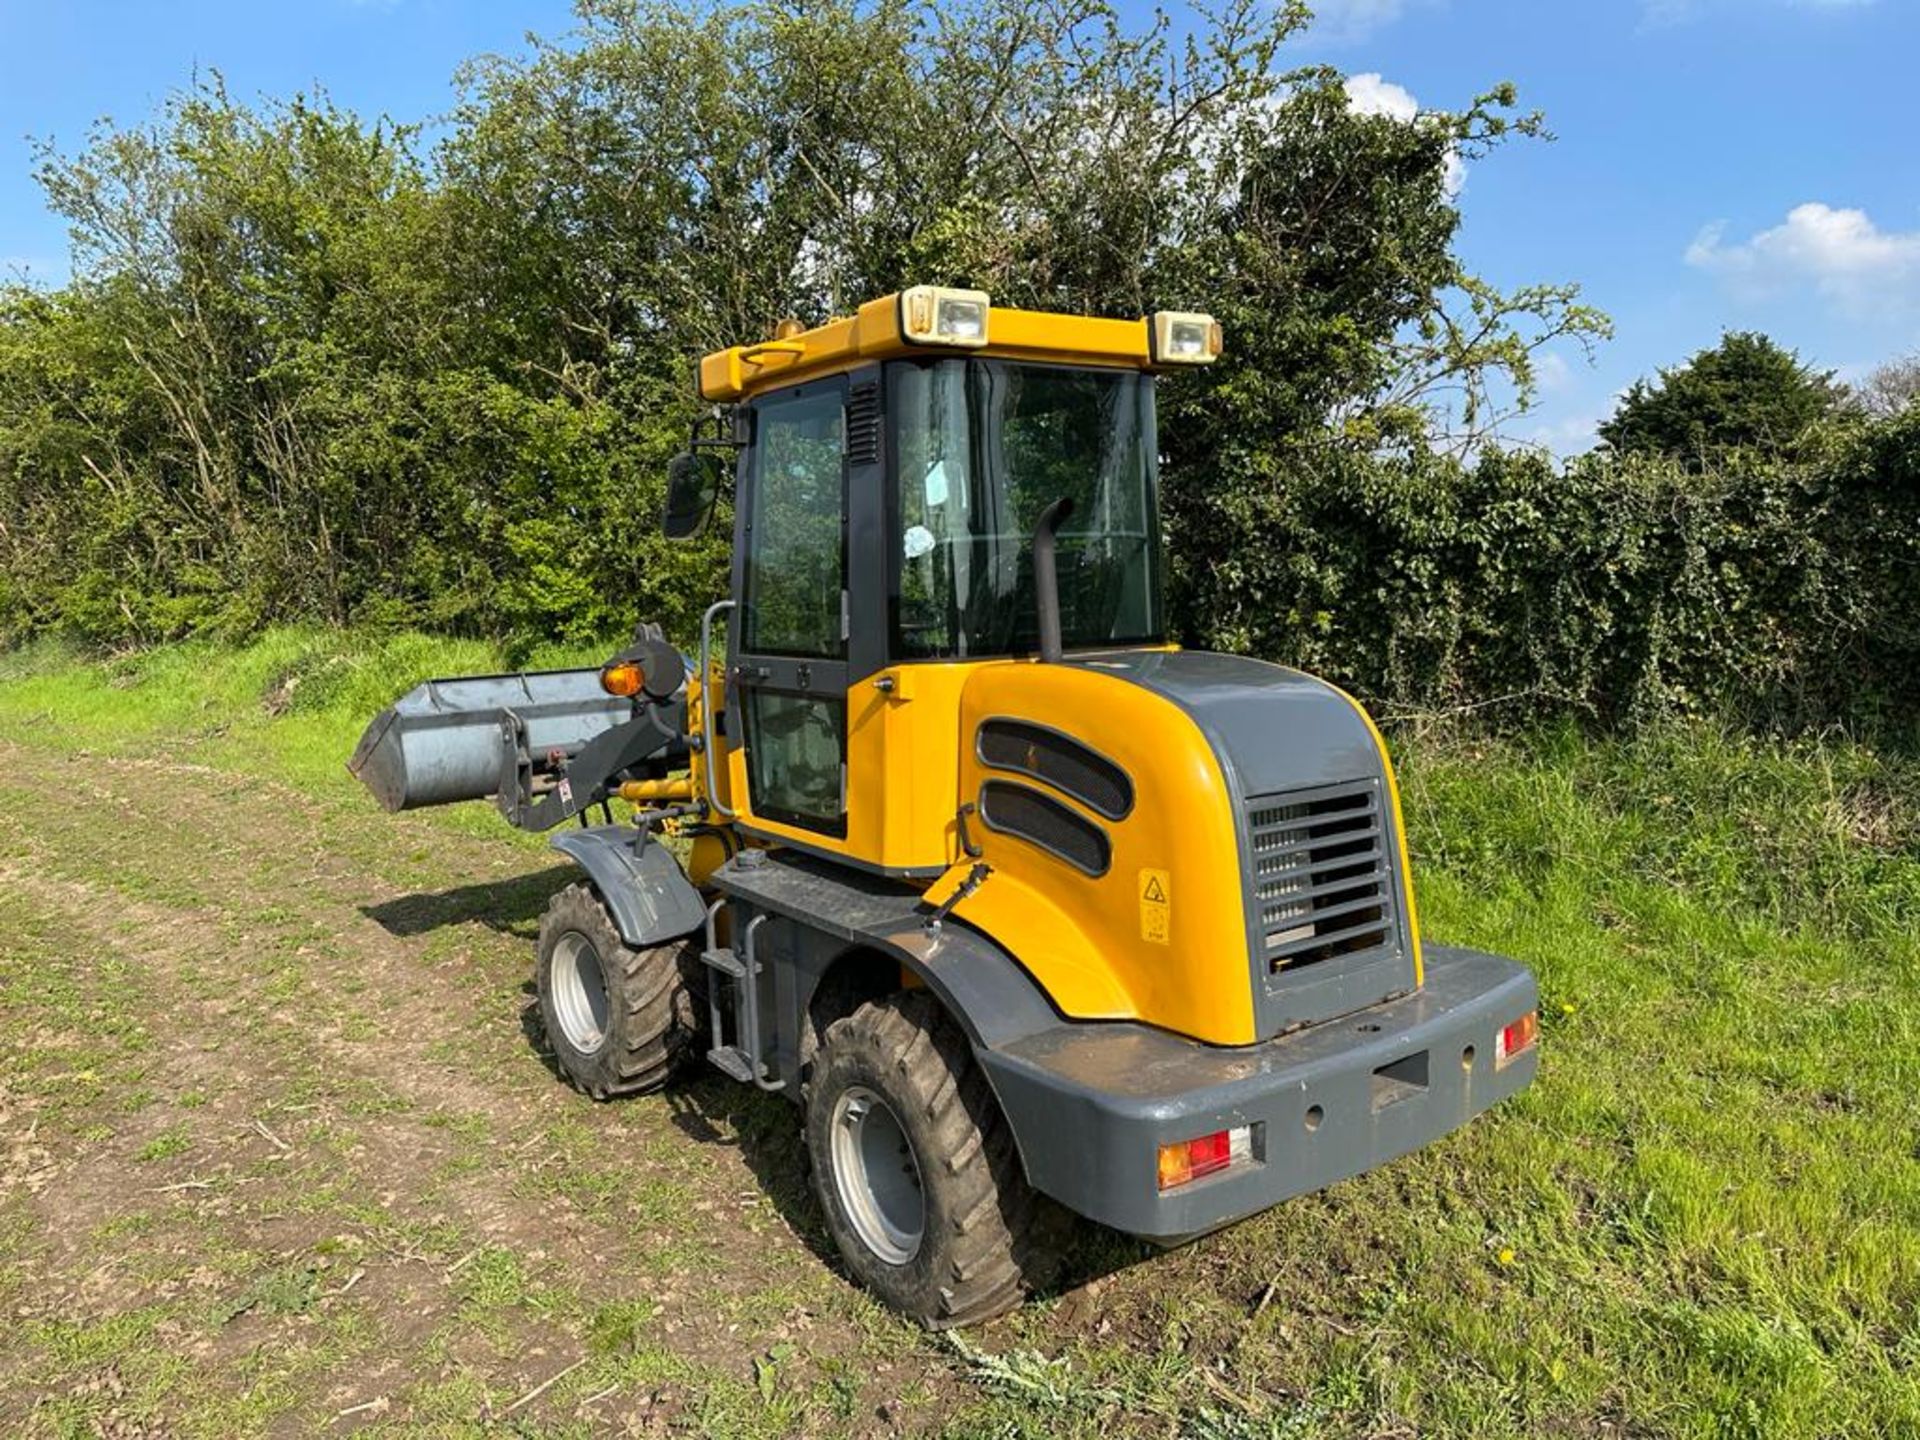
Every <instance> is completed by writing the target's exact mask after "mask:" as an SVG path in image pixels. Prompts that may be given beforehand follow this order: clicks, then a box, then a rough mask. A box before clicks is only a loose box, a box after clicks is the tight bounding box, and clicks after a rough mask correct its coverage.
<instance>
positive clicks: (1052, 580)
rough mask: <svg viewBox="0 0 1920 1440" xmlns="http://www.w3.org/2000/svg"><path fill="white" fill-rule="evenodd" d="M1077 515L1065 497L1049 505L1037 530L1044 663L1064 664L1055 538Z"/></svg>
mask: <svg viewBox="0 0 1920 1440" xmlns="http://www.w3.org/2000/svg"><path fill="white" fill-rule="evenodd" d="M1071 514H1073V497H1072V496H1070V495H1062V496H1061V497H1060V498H1059V499H1058V500H1056V501H1054V502H1053V503H1052V504H1051V505H1049V506H1047V508H1046V511H1045V512H1044V513H1043V514H1042V515H1041V516H1040V523H1039V524H1038V525H1036V526H1035V527H1034V531H1033V603H1034V606H1035V608H1036V609H1037V610H1038V611H1039V621H1040V663H1041V664H1043V665H1058V664H1059V663H1060V579H1059V575H1058V574H1057V572H1056V571H1055V569H1054V563H1053V539H1054V535H1055V534H1056V533H1057V532H1058V531H1059V529H1060V525H1061V522H1063V521H1064V520H1065V519H1066V518H1067V517H1068V516H1069V515H1071Z"/></svg>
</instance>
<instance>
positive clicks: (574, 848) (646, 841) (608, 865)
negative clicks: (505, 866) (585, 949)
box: [553, 825, 707, 949]
mask: <svg viewBox="0 0 1920 1440" xmlns="http://www.w3.org/2000/svg"><path fill="white" fill-rule="evenodd" d="M553 848H554V849H556V850H558V851H560V852H561V853H562V854H564V855H566V856H567V857H568V858H570V859H571V860H572V861H573V862H574V863H575V864H577V865H578V866H579V867H580V868H581V869H582V870H584V871H586V872H587V878H588V879H589V880H591V881H593V884H594V888H595V889H597V890H598V891H599V892H600V898H601V899H602V900H604V901H605V902H606V906H607V910H608V912H609V913H610V914H611V915H612V916H613V923H614V928H615V929H617V930H618V931H619V932H620V938H621V939H622V940H624V941H626V942H627V944H629V945H631V946H633V947H634V948H635V949H644V948H646V947H647V946H649V945H660V944H663V943H665V942H666V941H668V940H675V939H678V938H679V937H680V936H682V935H690V934H692V933H693V932H694V931H696V930H698V929H699V928H700V927H701V925H703V924H704V923H705V922H706V918H707V907H706V904H705V902H703V901H702V900H701V899H700V892H699V891H698V890H696V889H694V888H693V882H692V881H691V880H689V879H687V874H686V871H684V870H682V869H681V868H680V862H679V861H678V860H676V859H674V858H673V854H672V852H671V851H669V850H668V849H667V848H666V846H664V845H662V844H660V843H659V842H658V841H657V840H653V839H650V838H649V837H647V836H646V835H645V834H643V833H641V832H639V831H636V830H634V829H632V828H631V827H630V826H625V825H594V826H591V827H588V828H586V829H581V830H563V831H562V832H561V833H560V834H558V835H556V836H554V837H553Z"/></svg>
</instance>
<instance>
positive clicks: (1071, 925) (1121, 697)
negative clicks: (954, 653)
mask: <svg viewBox="0 0 1920 1440" xmlns="http://www.w3.org/2000/svg"><path fill="white" fill-rule="evenodd" d="M995 719H1000V720H1011V721H1020V722H1024V723H1026V724H1029V725H1037V726H1041V727H1045V728H1047V729H1051V730H1054V731H1058V732H1060V733H1062V734H1063V735H1065V736H1068V737H1071V739H1072V740H1074V741H1077V742H1079V743H1080V744H1081V745H1083V746H1085V747H1087V748H1088V749H1090V750H1092V751H1093V752H1095V753H1096V754H1097V755H1099V756H1101V757H1104V758H1105V759H1106V760H1108V761H1110V762H1112V764H1113V765H1115V766H1118V767H1119V769H1120V770H1121V771H1123V772H1124V773H1125V775H1126V777H1127V779H1128V780H1129V781H1130V782H1131V787H1132V803H1131V806H1130V808H1128V809H1127V810H1126V812H1125V814H1124V815H1122V816H1120V817H1119V818H1114V817H1112V816H1110V815H1106V814H1101V813H1099V812H1098V811H1097V810H1095V809H1094V808H1091V807H1090V806H1089V805H1088V804H1085V803H1082V802H1081V801H1080V800H1077V799H1075V798H1074V797H1073V796H1072V795H1071V794H1069V793H1067V791H1065V790H1063V789H1061V788H1059V787H1057V786H1055V785H1052V784H1049V783H1048V782H1047V781H1046V780H1045V779H1036V778H1034V777H1033V776H1032V775H1030V774H1023V773H1020V771H1019V769H1018V768H1008V767H1007V766H1006V765H1004V764H1001V765H989V764H988V763H986V761H984V760H983V759H982V756H981V753H980V747H979V738H978V737H979V735H980V726H981V724H982V723H983V722H986V721H989V720H995ZM959 741H960V755H961V760H960V797H961V800H962V801H963V802H972V803H973V804H975V805H976V806H981V807H982V809H983V810H984V812H985V813H984V814H976V815H973V816H971V817H970V820H969V829H970V831H971V834H972V838H973V839H974V841H975V843H976V845H977V846H978V847H979V848H980V850H981V851H982V856H981V858H982V859H984V860H985V861H986V863H987V864H989V865H991V866H992V867H993V874H992V875H991V877H989V878H988V879H987V880H986V882H985V883H984V884H982V885H981V886H980V887H979V888H978V889H977V890H975V891H974V893H973V894H972V895H970V896H968V897H967V898H966V899H965V900H963V901H961V902H960V904H959V905H958V906H957V907H956V909H955V913H956V914H958V915H960V916H961V917H962V918H964V919H965V920H967V921H968V922H969V923H970V924H972V925H975V926H978V927H979V928H980V929H981V930H984V931H985V932H986V933H987V934H989V935H991V936H992V937H993V938H994V939H995V940H997V941H999V942H1000V944H1002V945H1004V946H1005V947H1006V948H1007V949H1008V950H1009V951H1010V952H1011V953H1013V954H1015V955H1017V956H1019V957H1020V960H1021V963H1022V964H1024V965H1025V966H1026V967H1027V968H1028V969H1029V970H1030V971H1031V972H1032V974H1033V976H1034V978H1035V979H1036V980H1037V981H1039V982H1040V984H1041V985H1042V986H1043V987H1045V989H1046V991H1047V993H1048V994H1049V995H1050V996H1051V997H1052V999H1053V1001H1054V1003H1055V1004H1056V1005H1058V1006H1059V1007H1060V1009H1061V1010H1062V1011H1063V1012H1065V1013H1066V1014H1067V1015H1069V1016H1071V1017H1073V1018H1076V1019H1128V1020H1142V1021H1146V1022H1148V1023H1151V1024H1154V1025H1160V1026H1164V1027H1166V1028H1168V1029H1171V1030H1176V1031H1179V1032H1181V1033H1183V1034H1186V1035H1191V1036H1193V1037H1194V1038H1196V1039H1199V1040H1204V1041H1207V1042H1210V1043H1213V1044H1218V1045H1242V1044H1248V1043H1251V1042H1252V1041H1254V1040H1255V1039H1257V1038H1259V1037H1258V1036H1257V1035H1256V1033H1255V1017H1254V1008H1253V995H1252V987H1251V985H1250V983H1249V975H1250V970H1249V959H1248V951H1247V931H1246V911H1245V905H1244V900H1243V895H1242V883H1243V882H1242V878H1241V876H1242V870H1241V862H1240V856H1239V852H1238V848H1237V840H1236V832H1235V817H1234V814H1233V810H1232V802H1231V800H1230V798H1229V794H1230V792H1229V787H1228V785H1227V782H1226V779H1225V777H1224V776H1223V775H1222V773H1221V769H1220V762H1219V761H1218V759H1217V758H1216V757H1215V754H1214V751H1213V747H1212V746H1211V745H1210V744H1209V743H1208V740H1207V738H1206V736H1205V735H1204V734H1202V732H1201V730H1200V728H1199V727H1198V726H1197V725H1196V724H1195V723H1194V722H1193V720H1192V719H1191V718H1190V717H1189V716H1188V715H1187V714H1186V712H1184V711H1183V710H1182V709H1180V707H1179V706H1178V705H1176V704H1174V703H1173V702H1172V701H1170V700H1168V699H1167V698H1165V697H1164V696H1162V695H1159V694H1156V693H1154V692H1153V691H1151V690H1149V689H1147V688H1145V687H1143V686H1140V685H1136V684H1133V683H1131V682H1130V681H1128V680H1125V679H1122V678H1120V677H1118V676H1116V675H1111V674H1103V673H1102V672H1101V670H1100V668H1099V663H1098V661H1097V660H1096V661H1093V662H1091V663H1087V664H1077V665H1072V666H1065V665H1042V664H1036V663H1013V664H1000V665H987V666H981V667H978V668H976V669H974V670H973V673H972V674H971V675H970V676H969V677H968V679H967V683H966V685H965V687H964V689H963V690H962V692H961V700H960V725H959ZM1002 758H1004V757H1002ZM989 782H993V783H994V784H995V785H996V786H1004V785H1009V784H1011V785H1016V786H1020V787H1025V788H1027V789H1029V790H1033V791H1039V792H1041V793H1043V794H1044V795H1045V797H1046V798H1047V800H1048V801H1049V802H1051V803H1055V804H1058V805H1063V806H1065V807H1067V808H1068V809H1069V810H1070V811H1072V812H1073V813H1074V814H1075V815H1077V816H1078V817H1079V819H1080V820H1082V821H1084V822H1086V824H1088V825H1091V826H1094V827H1096V828H1097V830H1098V831H1099V832H1100V833H1101V834H1103V835H1104V836H1105V837H1106V842H1107V845H1108V847H1109V852H1110V853H1109V855H1108V857H1107V861H1106V864H1105V868H1104V869H1103V870H1102V871H1101V873H1098V874H1093V873H1089V871H1088V868H1087V867H1086V866H1085V865H1084V864H1077V863H1074V861H1073V860H1072V859H1070V858H1063V856H1062V854H1061V853H1059V852H1058V851H1057V850H1056V849H1053V848H1049V847H1048V846H1047V845H1045V844H1043V843H1036V842H1035V841H1034V840H1033V839H1030V838H1027V837H1026V836H1025V835H1023V834H1021V833H1016V831H1015V830H1013V829H1009V828H1005V827H1003V828H996V827H995V826H994V825H993V824H992V823H991V820H992V818H993V814H994V810H995V806H994V805H993V804H991V803H988V804H984V805H983V798H984V796H985V794H986V792H984V791H983V787H984V786H986V785H987V784H988V783H989ZM992 793H993V794H995V795H996V796H999V797H1007V796H1008V794H1009V792H1008V791H1006V790H1004V789H996V790H995V791H994V792H992ZM1017 798H1020V799H1021V800H1022V801H1023V802H1025V803H1029V804H1036V805H1037V804H1038V803H1039V802H1033V801H1031V799H1030V797H1025V796H1023V797H1017ZM1007 808H1009V811H1010V807H1007ZM1079 833H1084V832H1083V831H1082V832H1079ZM972 863H973V862H972V860H971V859H962V860H961V861H960V862H959V863H958V864H957V865H956V866H955V867H954V869H953V870H952V871H950V872H949V874H948V875H947V876H945V877H943V878H942V880H941V881H939V882H938V883H936V884H935V885H934V886H933V887H932V888H931V889H930V890H929V892H928V899H929V900H933V901H938V900H940V899H942V898H944V897H945V896H947V895H948V894H950V893H951V892H952V891H953V889H954V887H955V886H956V885H957V884H958V883H959V881H960V880H961V879H962V878H963V877H964V876H965V875H966V873H967V871H968V870H969V868H970V867H971V865H972Z"/></svg>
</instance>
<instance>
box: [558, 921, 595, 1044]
mask: <svg viewBox="0 0 1920 1440" xmlns="http://www.w3.org/2000/svg"><path fill="white" fill-rule="evenodd" d="M549 984H551V986H552V987H553V1015H554V1018H555V1019H556V1020H558V1021H559V1022H560V1033H561V1034H562V1035H564V1036H565V1037H566V1041H567V1044H569V1045H571V1046H572V1047H573V1048H574V1049H575V1050H577V1051H579V1052H580V1053H581V1054H582V1055H591V1054H593V1052H594V1051H596V1050H598V1049H599V1048H600V1047H601V1046H602V1045H604V1044H606V1043H607V978H606V976H605V974H604V973H602V971H601V969H600V956H599V953H598V952H597V951H595V950H594V948H593V943H592V942H591V941H590V940H588V939H587V937H586V936H584V935H582V934H581V933H580V932H579V931H578V930H569V931H567V933H566V934H564V935H562V936H561V937H560V943H559V944H558V945H556V946H554V947H553V969H552V972H551V974H550V976H549Z"/></svg>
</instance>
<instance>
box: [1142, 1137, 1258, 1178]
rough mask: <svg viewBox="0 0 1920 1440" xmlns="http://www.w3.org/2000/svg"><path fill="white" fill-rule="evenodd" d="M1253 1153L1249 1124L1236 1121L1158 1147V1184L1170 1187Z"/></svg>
mask: <svg viewBox="0 0 1920 1440" xmlns="http://www.w3.org/2000/svg"><path fill="white" fill-rule="evenodd" d="M1252 1156H1253V1127H1252V1126H1250V1125H1236V1126H1234V1127H1233V1129H1231V1130H1216V1131H1214V1132H1213V1133H1212V1134H1211V1135H1201V1136H1199V1137H1198V1138H1196V1139H1193V1140H1182V1141H1180V1142H1179V1143H1178V1144H1176V1145H1162V1146H1161V1147H1160V1188H1161V1189H1162V1190H1172V1189H1174V1188H1176V1187H1177V1186H1181V1185H1186V1184H1189V1183H1191V1182H1192V1181H1195V1180H1198V1179H1200V1178H1201V1176H1203V1175H1212V1174H1215V1173H1217V1172H1218V1171H1221V1170H1224V1169H1226V1168H1227V1167H1228V1166H1229V1165H1231V1164H1233V1163H1234V1161H1236V1160H1248V1159H1251V1158H1252Z"/></svg>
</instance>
